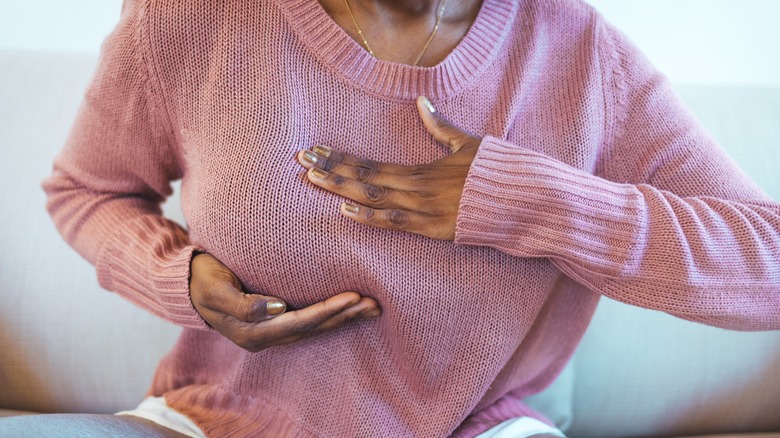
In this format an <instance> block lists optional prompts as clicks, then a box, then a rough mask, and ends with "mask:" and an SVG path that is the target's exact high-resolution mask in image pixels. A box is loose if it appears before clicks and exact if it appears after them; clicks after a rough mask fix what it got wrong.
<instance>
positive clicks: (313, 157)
mask: <svg viewBox="0 0 780 438" xmlns="http://www.w3.org/2000/svg"><path fill="white" fill-rule="evenodd" d="M303 159H304V160H306V161H307V162H309V163H311V164H317V161H319V160H320V159H319V158H318V157H317V154H315V153H313V152H309V151H306V152H304V153H303Z"/></svg>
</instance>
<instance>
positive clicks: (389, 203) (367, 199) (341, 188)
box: [307, 167, 416, 210]
mask: <svg viewBox="0 0 780 438" xmlns="http://www.w3.org/2000/svg"><path fill="white" fill-rule="evenodd" d="M307 176H308V178H309V181H311V182H312V183H313V184H315V185H317V186H319V187H321V188H323V189H325V190H328V191H329V192H332V193H335V194H337V195H340V196H343V197H345V198H348V199H351V200H353V201H355V202H357V203H359V204H363V205H369V206H371V207H375V208H400V209H404V210H407V209H415V207H416V203H415V202H414V200H413V198H412V197H411V196H410V195H409V194H408V193H407V192H405V191H403V190H397V189H393V188H388V187H383V186H380V185H374V184H366V183H362V182H360V181H355V180H354V179H352V178H347V177H345V176H343V175H337V174H333V173H329V172H325V171H324V170H322V169H318V168H316V167H314V168H311V169H309V171H308V172H307Z"/></svg>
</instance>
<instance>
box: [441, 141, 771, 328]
mask: <svg viewBox="0 0 780 438" xmlns="http://www.w3.org/2000/svg"><path fill="white" fill-rule="evenodd" d="M456 242H457V243H459V244H468V245H483V246H491V247H494V248H496V249H499V250H501V251H504V252H507V253H510V254H513V255H516V256H522V257H546V258H550V259H551V260H552V261H553V262H554V263H555V264H556V265H557V266H558V267H559V268H560V269H561V270H562V271H564V272H565V273H566V274H568V275H569V276H571V277H572V278H574V279H576V280H577V281H579V282H581V283H583V284H585V285H587V286H588V287H589V288H591V289H593V290H595V291H597V292H599V293H602V294H604V295H607V296H609V297H611V298H614V299H616V300H619V301H622V302H625V303H628V304H633V305H638V306H642V307H646V308H651V309H657V310H662V311H665V312H668V313H671V314H674V315H677V316H680V317H683V318H686V319H691V320H695V321H699V322H703V323H707V324H712V325H718V326H722V327H727V328H731V329H743V330H752V329H770V328H775V329H776V328H780V257H778V255H779V254H780V207H778V205H777V204H774V203H770V202H764V201H761V202H755V203H754V202H751V201H750V200H746V201H734V200H724V199H718V198H711V197H685V198H683V197H679V196H676V195H674V194H672V193H670V192H668V191H663V190H659V189H657V188H655V187H652V186H649V185H646V184H636V185H634V184H618V183H614V182H611V181H607V180H605V179H603V178H599V177H597V176H594V175H590V174H588V173H586V172H583V171H580V170H577V169H574V168H571V167H570V166H567V165H566V164H564V163H561V162H558V161H556V160H554V159H552V158H549V157H546V156H543V155H541V154H537V153H535V152H532V151H528V150H526V149H523V148H520V147H518V146H514V145H511V144H508V143H506V142H503V141H501V140H498V139H494V138H490V137H488V138H486V140H485V141H483V144H482V145H481V147H480V152H479V153H478V155H477V158H476V160H475V162H474V164H473V165H472V169H471V172H470V174H469V177H468V179H467V183H466V187H465V189H464V195H463V198H462V201H461V206H460V213H459V216H458V222H457V233H456Z"/></svg>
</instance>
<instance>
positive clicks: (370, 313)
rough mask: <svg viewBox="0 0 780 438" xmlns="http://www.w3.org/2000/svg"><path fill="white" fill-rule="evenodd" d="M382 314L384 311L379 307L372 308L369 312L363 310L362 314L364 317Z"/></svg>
mask: <svg viewBox="0 0 780 438" xmlns="http://www.w3.org/2000/svg"><path fill="white" fill-rule="evenodd" d="M381 314H382V311H381V310H379V309H372V310H369V311H367V312H363V313H361V314H360V316H362V317H363V318H375V317H377V316H379V315H381Z"/></svg>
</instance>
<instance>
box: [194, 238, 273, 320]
mask: <svg viewBox="0 0 780 438" xmlns="http://www.w3.org/2000/svg"><path fill="white" fill-rule="evenodd" d="M190 269H191V274H190V275H191V278H192V280H191V283H190V297H191V299H192V302H193V304H194V305H195V307H196V309H197V310H198V311H199V312H200V311H201V309H202V308H205V309H208V310H210V311H213V312H217V313H219V314H222V315H228V316H231V317H233V318H234V319H237V320H239V321H243V322H248V323H256V322H260V321H264V320H266V319H270V318H273V317H275V316H278V315H280V314H282V313H284V312H285V310H287V305H286V303H285V302H284V301H282V300H280V299H279V298H276V297H269V296H265V295H260V294H249V293H245V292H244V291H243V288H242V286H241V282H240V281H239V280H238V277H236V275H235V274H234V273H233V272H232V271H231V270H230V269H229V268H228V267H227V266H225V265H224V264H222V262H221V261H219V260H218V259H217V258H216V257H214V256H212V255H211V254H207V253H201V254H198V255H197V256H196V257H194V258H193V259H192V264H191V268H190ZM201 316H205V315H203V314H201ZM207 322H208V321H207Z"/></svg>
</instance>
